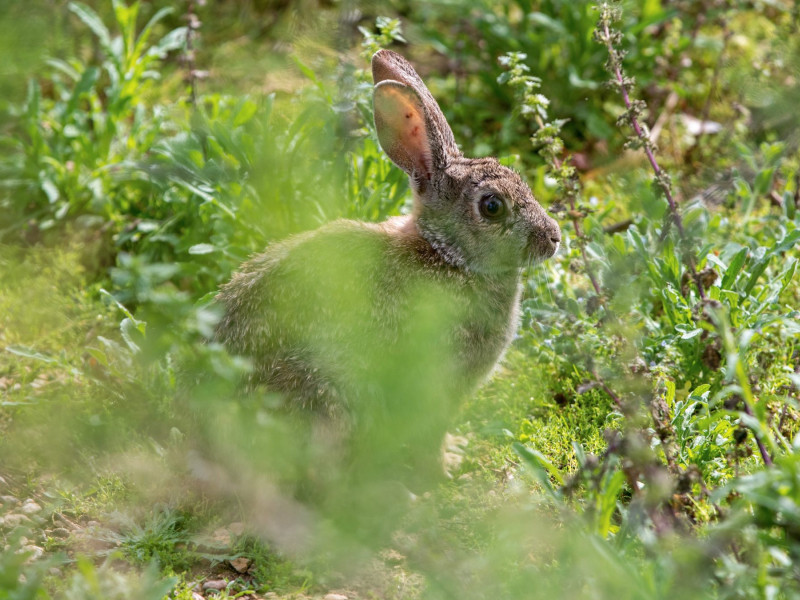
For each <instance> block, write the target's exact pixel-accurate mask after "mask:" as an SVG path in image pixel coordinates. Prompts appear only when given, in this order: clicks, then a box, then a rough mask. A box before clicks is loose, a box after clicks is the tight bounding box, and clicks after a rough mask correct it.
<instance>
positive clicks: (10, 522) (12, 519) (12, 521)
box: [0, 513, 30, 528]
mask: <svg viewBox="0 0 800 600" xmlns="http://www.w3.org/2000/svg"><path fill="white" fill-rule="evenodd" d="M29 521H30V519H29V518H28V517H26V516H25V515H20V514H18V513H10V514H7V515H6V516H5V517H0V527H2V526H5V527H8V528H13V527H18V526H19V525H22V524H23V523H27V522H29Z"/></svg>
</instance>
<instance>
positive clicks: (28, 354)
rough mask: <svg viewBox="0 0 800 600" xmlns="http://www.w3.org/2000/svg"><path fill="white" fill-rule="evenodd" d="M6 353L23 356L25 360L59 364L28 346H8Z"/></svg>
mask: <svg viewBox="0 0 800 600" xmlns="http://www.w3.org/2000/svg"><path fill="white" fill-rule="evenodd" d="M6 352H10V353H11V354H15V355H17V356H22V357H24V358H32V359H34V360H40V361H42V362H46V363H54V362H58V361H57V360H56V359H55V358H52V357H50V356H47V355H46V354H42V353H41V352H37V351H36V350H33V349H31V348H28V347H26V346H19V345H13V346H6Z"/></svg>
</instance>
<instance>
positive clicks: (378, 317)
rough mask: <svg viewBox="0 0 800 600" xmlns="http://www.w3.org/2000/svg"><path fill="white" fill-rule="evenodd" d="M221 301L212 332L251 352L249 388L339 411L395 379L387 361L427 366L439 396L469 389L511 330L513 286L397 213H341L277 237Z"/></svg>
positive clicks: (512, 279) (409, 373)
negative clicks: (440, 248) (351, 216)
mask: <svg viewBox="0 0 800 600" xmlns="http://www.w3.org/2000/svg"><path fill="white" fill-rule="evenodd" d="M219 299H220V300H221V301H222V302H223V303H224V304H225V306H226V309H227V310H226V314H225V316H224V318H223V320H222V321H221V322H220V324H219V326H218V338H219V340H220V341H222V342H223V343H224V344H225V345H226V346H227V347H228V349H229V350H230V351H231V352H233V353H235V354H241V355H244V356H249V357H252V359H253V367H254V370H253V372H252V374H251V375H250V378H249V381H248V383H249V385H250V386H256V385H259V384H265V385H266V387H267V388H268V389H272V390H276V391H280V392H283V393H285V394H288V396H289V397H290V402H291V403H292V404H293V405H294V406H297V407H300V408H303V409H305V410H310V411H313V412H321V413H322V414H324V415H327V416H332V417H336V416H338V415H340V414H342V411H345V412H348V413H349V412H351V411H352V410H353V409H355V406H354V405H355V404H356V403H358V402H359V401H360V400H361V399H362V398H363V396H364V395H365V394H366V395H369V394H371V393H375V392H376V391H378V390H380V388H381V387H383V386H382V385H381V383H380V382H381V381H382V380H385V379H387V378H388V379H392V378H391V376H390V375H387V374H386V373H385V372H384V371H385V369H386V368H389V369H392V370H396V371H397V372H400V373H402V376H403V377H406V378H408V377H411V378H418V377H421V376H422V377H423V378H424V373H423V372H424V371H427V370H430V371H431V372H430V373H429V375H430V376H431V377H433V378H435V380H441V381H443V382H446V385H445V387H447V388H451V389H448V390H441V392H442V395H443V396H444V397H445V398H446V399H453V400H455V399H456V398H458V397H461V396H463V395H464V394H465V393H468V392H469V391H471V390H472V389H474V387H475V386H476V385H477V384H478V382H480V381H481V380H482V379H483V378H484V377H485V376H486V375H487V374H488V373H489V372H490V371H491V369H492V368H493V366H494V365H495V363H496V362H497V360H498V358H499V356H500V354H501V353H502V351H503V350H504V348H505V347H506V346H507V345H508V344H509V342H510V341H511V338H512V336H513V335H514V330H515V328H516V320H517V319H516V313H517V305H518V300H519V283H518V277H517V276H516V275H511V276H509V275H508V274H504V275H503V276H499V277H498V276H492V275H484V274H479V273H470V272H468V271H465V270H463V269H459V268H456V267H453V266H452V265H450V264H448V263H447V262H445V261H444V260H443V258H442V257H441V255H440V254H439V253H437V252H436V251H434V250H433V248H432V247H431V246H430V244H429V243H428V242H427V241H426V240H425V239H424V238H422V237H421V236H420V235H419V233H418V232H417V231H416V228H415V226H414V221H413V218H412V217H411V216H405V217H395V218H392V219H390V220H388V221H386V222H384V223H379V224H373V223H362V222H357V221H349V220H339V221H335V222H332V223H329V224H327V225H325V226H323V227H321V228H319V229H317V230H315V231H312V232H309V233H305V234H300V235H297V236H294V237H292V238H289V239H288V240H286V241H284V242H282V243H278V244H274V245H273V246H271V247H270V248H269V249H267V251H266V252H264V253H262V254H260V255H258V256H256V257H255V258H253V259H251V260H250V261H248V262H247V263H245V264H244V265H243V266H242V268H241V269H240V270H239V272H237V273H236V274H235V275H234V277H233V279H232V280H231V282H230V283H228V284H227V285H226V286H224V288H223V290H222V292H221V293H220V296H219ZM420 320H422V321H424V323H422V324H420ZM415 333H416V334H417V335H418V336H419V338H414V337H413V335H414V334H415ZM417 342H419V343H420V344H424V345H425V346H426V348H415V346H416V344H417ZM421 360H424V362H425V363H427V367H426V366H425V365H417V364H415V363H417V362H418V361H421ZM431 366H433V367H434V369H430V367H431ZM445 374H446V376H444V377H443V375H445ZM398 386H399V387H402V384H398ZM371 400H372V402H380V399H379V398H372V399H371ZM365 401H366V402H370V399H365ZM361 410H362V411H363V410H364V409H361ZM357 412H358V411H357Z"/></svg>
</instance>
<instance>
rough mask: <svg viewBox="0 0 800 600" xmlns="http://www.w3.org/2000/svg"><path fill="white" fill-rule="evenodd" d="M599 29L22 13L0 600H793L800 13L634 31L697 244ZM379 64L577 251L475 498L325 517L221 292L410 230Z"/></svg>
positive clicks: (520, 3)
mask: <svg viewBox="0 0 800 600" xmlns="http://www.w3.org/2000/svg"><path fill="white" fill-rule="evenodd" d="M600 16H601V12H600V10H598V8H597V7H595V6H594V5H593V4H592V3H588V2H573V1H568V0H540V1H538V2H537V1H530V2H529V1H524V0H500V1H492V2H489V1H488V0H487V1H485V2H484V1H481V0H468V1H464V2H446V1H439V2H419V3H414V2H405V1H400V0H393V1H391V2H387V3H382V4H378V3H356V2H345V1H338V2H337V1H334V2H326V1H321V0H320V1H315V0H298V1H295V2H282V1H272V0H231V1H226V2H218V3H216V2H209V3H204V2H199V1H197V0H194V1H190V0H187V1H186V2H174V3H173V2H166V1H153V2H141V3H135V4H130V5H128V4H124V3H122V2H119V1H115V2H100V1H93V2H87V3H79V2H72V3H66V2H63V1H61V0H29V1H28V2H25V3H21V2H5V3H2V4H1V5H0V54H1V55H2V56H3V61H2V63H3V64H2V65H0V119H2V121H0V350H2V351H0V457H2V460H0V492H1V493H0V538H2V545H0V551H1V552H0V599H2V600H5V599H9V600H10V599H14V600H22V599H28V598H31V599H32V598H61V597H66V598H76V599H78V598H80V599H84V598H153V599H154V600H160V599H161V598H164V597H172V598H179V599H190V598H193V595H192V594H203V595H205V596H206V597H211V596H214V595H216V596H218V597H220V598H234V597H257V598H264V597H266V596H267V594H274V595H278V596H280V597H284V596H285V597H324V596H325V595H326V594H328V593H339V594H342V595H345V596H347V597H349V598H539V597H542V598H619V599H622V598H769V599H772V598H796V597H800V454H798V452H799V451H800V438H798V437H796V436H797V432H798V421H797V419H798V388H800V345H799V343H798V340H800V321H799V320H798V317H799V316H800V313H799V312H798V306H799V303H800V284H798V279H797V277H796V276H795V269H796V264H797V254H798V252H797V242H798V240H800V228H799V227H798V226H799V225H800V216H798V208H800V153H799V152H798V141H799V140H800V136H799V134H800V127H799V126H800V120H798V111H797V106H798V103H800V15H799V14H798V7H797V5H796V4H795V3H794V2H791V1H790V0H785V1H781V0H771V1H766V0H765V1H745V0H707V1H700V0H680V1H673V2H667V1H661V2H660V1H658V0H640V1H635V2H634V1H630V2H625V3H623V5H622V15H621V19H620V20H619V21H618V22H616V23H615V24H614V27H616V28H618V30H619V31H620V32H621V35H620V36H619V37H618V38H614V44H615V45H616V47H617V49H618V50H621V51H624V52H625V53H626V54H625V56H624V60H623V67H624V69H625V73H626V74H627V76H629V77H632V78H633V81H631V82H630V83H629V85H626V89H627V90H629V92H630V93H631V95H632V96H633V97H634V98H635V99H642V100H644V101H645V102H646V106H644V107H641V106H638V105H634V106H633V109H634V110H633V112H634V113H636V114H639V119H640V120H641V122H642V123H644V124H646V126H647V131H648V132H649V136H650V139H651V140H653V141H654V142H655V143H656V145H657V152H656V157H657V160H658V161H659V164H660V166H661V167H662V168H664V169H665V170H666V172H668V173H669V174H671V176H672V182H671V190H672V193H673V195H674V197H675V198H676V199H677V202H678V208H679V213H680V215H681V224H682V227H683V230H684V235H680V234H679V232H678V229H679V228H678V226H677V224H676V222H675V219H674V215H673V214H672V213H671V212H670V210H669V208H668V203H667V202H666V201H665V199H664V191H663V189H664V184H665V183H666V181H665V180H664V178H663V177H662V178H661V179H659V180H658V181H655V182H654V179H653V173H652V170H651V166H650V164H649V163H648V161H647V160H646V159H645V155H644V153H643V151H642V149H641V146H642V140H641V139H640V138H636V137H633V138H632V137H631V131H630V126H629V118H630V116H631V114H632V111H631V109H629V108H628V107H626V106H625V104H624V102H623V99H622V96H621V94H620V88H619V86H615V85H608V84H607V82H608V81H609V80H611V79H612V77H613V75H614V73H613V72H609V70H608V68H607V65H606V61H607V59H608V49H607V48H606V47H605V46H604V45H603V44H601V43H598V42H597V41H596V39H595V38H596V37H597V36H596V35H595V33H596V29H597V23H598V20H599V19H600ZM601 33H602V30H601ZM380 47H390V48H392V49H395V50H397V51H399V52H400V53H402V54H403V55H405V56H406V57H407V58H409V60H411V62H412V63H413V64H414V65H415V66H416V67H417V68H418V70H419V71H420V73H421V74H422V76H423V78H424V79H425V80H426V82H427V83H428V85H429V87H430V89H431V91H432V93H433V94H434V96H435V97H436V98H437V99H438V100H439V102H440V104H441V106H442V109H443V111H444V113H445V115H446V116H447V118H448V120H449V122H450V123H451V124H452V126H453V130H454V133H455V136H456V139H457V141H458V142H459V143H460V144H461V146H462V148H463V150H464V152H465V154H466V155H468V156H483V155H494V156H498V157H501V159H502V160H503V162H504V163H505V164H508V165H511V166H513V167H514V168H516V169H517V170H519V171H520V172H521V173H522V174H523V175H524V176H525V177H526V179H527V180H528V182H529V183H530V185H531V188H532V189H533V191H534V193H535V195H536V197H537V198H538V199H539V200H540V202H541V203H542V204H543V205H544V206H549V207H550V208H551V211H552V212H553V213H554V214H556V215H558V216H559V218H560V219H561V223H562V230H563V234H564V243H563V250H562V251H561V252H560V253H559V255H558V256H556V257H555V258H554V259H552V260H551V261H548V262H547V263H545V264H543V265H538V266H534V267H531V268H530V269H529V271H528V272H527V273H526V276H525V279H524V285H525V288H524V292H525V294H524V301H523V319H522V325H521V328H520V331H519V336H518V339H516V340H515V342H514V344H513V345H512V347H511V349H510V350H509V351H508V353H507V355H506V357H505V358H504V361H503V362H502V364H501V366H500V367H499V368H498V370H497V372H496V373H495V375H494V376H493V378H492V379H491V380H490V381H489V382H488V383H487V384H486V385H485V386H484V388H483V389H482V390H481V391H480V392H479V393H478V394H477V395H476V396H475V397H474V398H472V399H471V400H470V401H469V402H468V403H467V405H466V406H465V407H464V408H463V409H462V410H461V411H460V413H459V414H457V415H453V423H452V428H451V431H452V433H453V434H454V435H453V436H449V437H448V444H449V447H448V448H447V450H448V452H447V453H446V455H445V456H446V462H448V464H449V468H450V472H451V474H452V475H453V478H452V479H451V480H449V481H446V482H443V483H441V484H440V485H438V486H436V487H435V488H434V489H432V490H430V491H429V492H428V493H426V494H424V495H421V496H419V497H417V498H416V499H415V500H413V501H409V500H406V498H405V496H406V495H407V494H406V492H405V491H403V490H402V489H400V490H397V489H394V490H392V489H389V491H388V492H387V489H386V488H385V486H382V485H378V482H377V481H369V478H367V481H364V478H362V479H361V480H360V481H359V482H358V483H356V482H353V481H351V480H349V479H347V478H346V477H344V476H342V477H341V478H340V479H338V480H337V481H338V487H337V486H334V487H335V493H332V494H331V498H332V499H330V498H329V499H322V500H321V499H308V498H306V499H303V500H301V499H299V498H303V494H302V491H300V492H298V489H297V488H298V486H299V485H300V484H299V482H300V481H301V480H302V479H303V477H304V474H303V473H304V472H307V471H308V470H309V469H310V470H311V471H313V468H314V466H315V464H316V462H315V461H317V460H318V459H319V457H315V456H314V453H313V448H314V444H313V440H309V439H305V438H302V437H298V435H297V430H296V429H295V427H294V426H295V424H293V423H290V422H286V421H285V420H284V419H281V418H279V417H278V416H277V413H276V412H275V410H274V400H275V399H274V398H271V397H270V396H269V395H263V396H256V397H249V398H247V399H245V400H238V401H237V400H235V398H236V397H237V395H236V383H237V381H238V380H239V378H240V376H241V375H242V373H244V372H246V370H247V368H248V365H247V363H246V361H243V360H241V359H239V358H237V357H231V356H228V355H227V354H226V353H225V352H224V350H223V349H221V348H219V347H217V346H215V345H214V344H211V343H208V342H207V340H208V338H209V337H210V336H211V333H212V331H213V326H214V323H215V321H216V319H217V318H218V316H219V315H218V308H217V307H215V306H214V304H213V301H212V299H213V295H214V293H215V290H216V289H217V288H218V286H219V285H220V284H222V283H224V282H225V281H227V280H228V279H229V277H230V275H231V273H232V272H233V270H235V268H236V267H237V265H239V264H240V263H241V262H242V261H243V260H245V259H246V258H247V257H248V256H249V255H250V254H252V253H253V252H257V251H258V250H260V249H262V248H263V247H264V246H265V245H266V244H268V243H270V242H272V241H274V240H278V239H281V238H284V237H286V236H288V235H290V234H292V233H295V232H299V231H303V230H308V229H313V228H315V227H317V226H319V225H320V224H322V223H324V222H327V221H330V220H332V219H335V218H339V217H347V218H355V219H362V220H370V221H377V220H382V219H384V218H386V217H387V216H389V215H393V214H398V213H402V212H403V211H406V210H408V208H409V202H410V195H409V190H408V185H407V182H406V179H405V176H404V175H403V174H402V172H401V171H400V170H399V169H397V168H396V167H394V166H393V165H391V163H390V162H389V161H388V159H387V158H386V157H385V156H384V155H383V154H382V152H381V150H380V148H379V146H378V143H377V137H376V134H375V131H374V129H373V124H372V116H371V110H372V109H371V88H372V86H371V79H370V76H369V73H368V64H369V63H368V59H369V56H370V55H371V53H372V52H374V51H375V50H376V49H378V48H380ZM509 53H511V54H509ZM612 67H613V65H612ZM612 71H613V69H612ZM536 78H538V79H536ZM618 119H619V120H618ZM532 137H533V139H532ZM562 144H563V145H562ZM572 168H574V172H573V171H572ZM692 270H695V271H696V272H697V274H698V278H699V279H700V280H702V293H701V292H700V291H699V290H698V288H697V286H696V285H695V284H694V283H693V281H692V276H691V272H692ZM398 368H399V367H398ZM200 373H201V374H202V377H200V376H199V375H197V374H200ZM189 380H191V381H195V380H199V382H200V384H199V385H198V384H195V385H188V384H187V381H189ZM434 384H435V382H431V385H434ZM417 418H420V419H424V415H418V416H417ZM407 425H408V424H398V427H399V426H407ZM384 433H386V434H390V433H391V432H384ZM430 459H431V460H433V461H435V460H437V457H430ZM400 468H401V466H400V465H398V469H400ZM334 479H336V478H335V477H334ZM373 483H374V484H375V485H372V484H373ZM383 483H385V482H383ZM387 494H388V495H387ZM238 559H244V562H241V561H238V562H237V560H238ZM212 581H213V582H220V581H221V582H223V584H222V587H223V589H221V590H218V591H215V590H213V589H211V588H208V586H207V589H206V588H204V587H203V586H204V584H208V583H209V582H212ZM273 597H274V596H273ZM194 600H196V598H194Z"/></svg>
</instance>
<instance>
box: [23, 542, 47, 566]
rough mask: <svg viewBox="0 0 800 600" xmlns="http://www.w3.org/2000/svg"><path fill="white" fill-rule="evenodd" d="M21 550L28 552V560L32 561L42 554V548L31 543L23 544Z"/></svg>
mask: <svg viewBox="0 0 800 600" xmlns="http://www.w3.org/2000/svg"><path fill="white" fill-rule="evenodd" d="M22 551H23V552H28V553H29V554H30V555H31V556H30V557H29V558H28V561H29V562H31V561H34V560H36V559H38V558H41V557H42V554H44V548H40V547H39V546H34V545H32V544H31V545H29V546H23V547H22Z"/></svg>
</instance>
